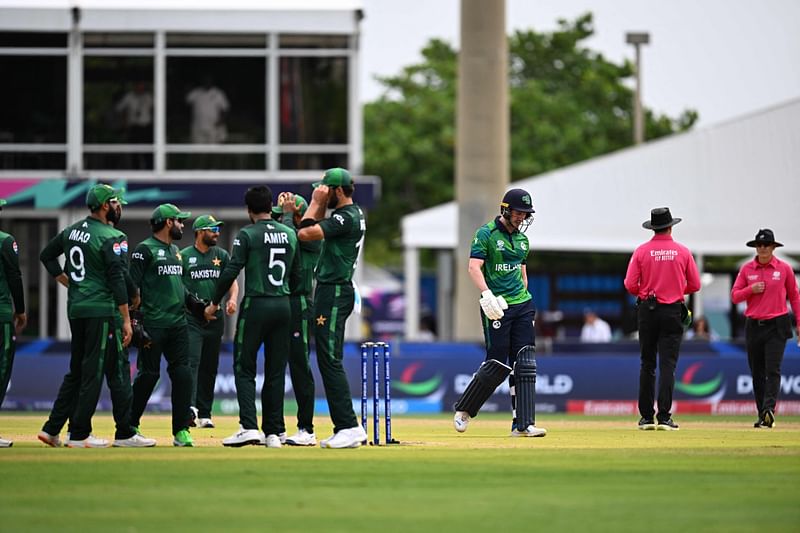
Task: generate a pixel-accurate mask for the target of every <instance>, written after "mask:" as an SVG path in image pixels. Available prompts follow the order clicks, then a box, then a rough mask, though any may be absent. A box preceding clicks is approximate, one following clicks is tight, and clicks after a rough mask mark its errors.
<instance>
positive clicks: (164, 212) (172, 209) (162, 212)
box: [150, 204, 192, 224]
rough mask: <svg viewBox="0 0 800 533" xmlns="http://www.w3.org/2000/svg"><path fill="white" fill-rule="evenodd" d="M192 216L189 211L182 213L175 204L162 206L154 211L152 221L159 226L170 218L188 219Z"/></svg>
mask: <svg viewBox="0 0 800 533" xmlns="http://www.w3.org/2000/svg"><path fill="white" fill-rule="evenodd" d="M190 216H192V213H191V212H189V211H181V210H180V209H178V206H176V205H175V204H161V205H160V206H158V207H156V208H155V209H154V210H153V214H152V215H151V216H150V220H152V221H153V222H155V223H156V224H158V223H159V222H162V221H164V220H167V219H169V218H179V219H186V218H189V217H190Z"/></svg>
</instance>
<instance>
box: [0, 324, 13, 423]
mask: <svg viewBox="0 0 800 533" xmlns="http://www.w3.org/2000/svg"><path fill="white" fill-rule="evenodd" d="M0 343H2V345H0V407H2V405H3V400H4V399H5V397H6V390H7V389H8V382H9V381H11V369H12V368H13V367H14V354H15V353H16V350H17V337H16V335H15V334H14V324H13V323H11V322H0Z"/></svg>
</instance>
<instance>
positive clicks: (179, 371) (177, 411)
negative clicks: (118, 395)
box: [131, 324, 192, 435]
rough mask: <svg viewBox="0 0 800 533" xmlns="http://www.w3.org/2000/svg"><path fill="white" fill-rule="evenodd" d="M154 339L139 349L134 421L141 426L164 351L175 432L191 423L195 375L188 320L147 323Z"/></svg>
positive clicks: (132, 409)
mask: <svg viewBox="0 0 800 533" xmlns="http://www.w3.org/2000/svg"><path fill="white" fill-rule="evenodd" d="M145 328H146V329H147V333H149V334H150V338H151V340H150V341H148V344H147V345H145V346H144V347H142V348H140V349H139V353H138V355H137V357H136V368H137V371H136V379H134V380H133V404H132V406H131V425H132V426H136V427H138V426H139V424H140V422H141V418H142V414H143V413H144V410H145V408H146V407H147V402H148V400H150V395H151V394H153V389H155V388H156V384H158V379H159V377H160V375H161V354H164V359H166V360H167V373H168V374H169V378H170V381H171V382H172V434H173V435H175V434H176V433H177V432H178V431H180V430H182V429H187V428H188V427H189V420H190V418H191V412H190V411H189V401H190V400H191V396H192V375H191V372H190V371H189V355H188V354H189V334H188V328H187V326H186V325H185V324H182V325H179V326H172V327H168V328H157V327H152V326H145Z"/></svg>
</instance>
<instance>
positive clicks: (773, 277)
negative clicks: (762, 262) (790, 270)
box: [772, 270, 781, 280]
mask: <svg viewBox="0 0 800 533" xmlns="http://www.w3.org/2000/svg"><path fill="white" fill-rule="evenodd" d="M772 279H774V280H779V279H781V273H780V272H778V271H777V270H776V271H775V272H773V273H772Z"/></svg>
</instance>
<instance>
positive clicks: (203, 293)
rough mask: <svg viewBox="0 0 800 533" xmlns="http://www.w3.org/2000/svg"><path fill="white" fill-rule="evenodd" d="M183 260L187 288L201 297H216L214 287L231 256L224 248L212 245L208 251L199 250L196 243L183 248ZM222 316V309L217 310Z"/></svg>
mask: <svg viewBox="0 0 800 533" xmlns="http://www.w3.org/2000/svg"><path fill="white" fill-rule="evenodd" d="M181 258H182V260H183V285H184V286H185V287H186V290H188V291H189V292H191V293H192V294H194V295H195V296H197V297H198V298H200V299H201V300H208V301H211V299H212V298H213V297H214V289H215V288H216V286H217V281H218V280H219V276H220V274H221V273H222V269H224V268H225V265H227V264H228V260H229V258H230V256H229V255H228V252H226V251H225V250H224V249H223V248H220V247H219V246H211V247H210V248H209V249H208V251H207V252H206V253H203V252H201V251H200V250H198V249H197V248H196V247H195V246H194V245H192V246H187V247H186V248H184V249H183V250H181ZM221 317H222V310H221V309H220V310H218V311H217V318H218V319H219V318H221Z"/></svg>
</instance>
